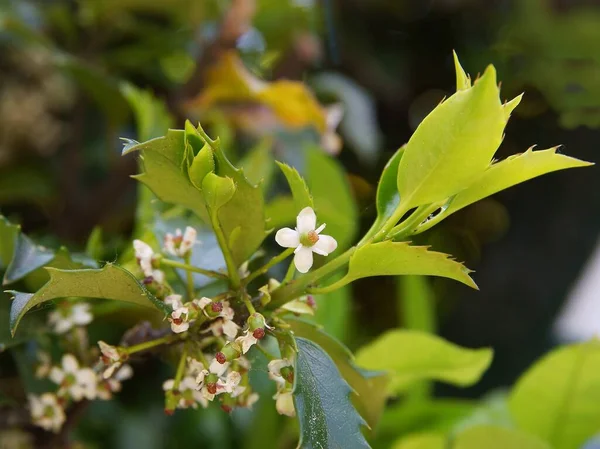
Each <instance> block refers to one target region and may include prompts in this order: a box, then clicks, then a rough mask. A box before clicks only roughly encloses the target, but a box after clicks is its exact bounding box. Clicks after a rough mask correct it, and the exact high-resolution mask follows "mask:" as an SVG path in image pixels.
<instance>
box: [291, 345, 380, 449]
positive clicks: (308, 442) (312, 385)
mask: <svg viewBox="0 0 600 449" xmlns="http://www.w3.org/2000/svg"><path fill="white" fill-rule="evenodd" d="M296 343H297V346H298V356H297V359H296V370H295V385H294V402H295V405H296V413H297V415H298V420H299V422H300V443H299V444H298V447H301V448H303V449H337V448H344V449H360V448H368V447H369V445H368V444H367V441H366V440H365V437H364V436H363V435H362V433H361V426H363V425H364V424H365V422H364V421H363V419H362V418H361V417H360V415H359V414H358V413H357V412H356V409H355V408H354V407H353V406H352V404H351V402H350V398H349V395H350V392H351V391H352V390H351V388H350V387H349V386H348V384H347V383H346V381H345V380H344V379H343V378H342V377H341V376H340V372H339V371H338V369H337V368H336V366H335V364H334V362H333V360H331V357H329V356H328V355H327V354H326V353H325V352H324V351H323V349H321V347H319V346H318V345H317V344H316V343H314V342H312V341H310V340H306V339H304V338H297V339H296Z"/></svg>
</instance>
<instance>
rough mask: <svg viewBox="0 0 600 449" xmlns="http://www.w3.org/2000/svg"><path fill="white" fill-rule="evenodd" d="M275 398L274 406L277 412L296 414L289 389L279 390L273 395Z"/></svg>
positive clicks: (287, 414) (289, 414)
mask: <svg viewBox="0 0 600 449" xmlns="http://www.w3.org/2000/svg"><path fill="white" fill-rule="evenodd" d="M273 399H275V408H276V409H277V413H279V414H280V415H286V416H296V409H295V408H294V396H293V395H292V392H291V391H289V390H283V389H282V390H279V391H278V392H277V393H275V396H273Z"/></svg>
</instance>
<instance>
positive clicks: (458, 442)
mask: <svg viewBox="0 0 600 449" xmlns="http://www.w3.org/2000/svg"><path fill="white" fill-rule="evenodd" d="M451 447H452V449H482V448H485V449H507V448H513V447H514V448H519V449H550V446H549V445H547V444H546V443H544V442H543V441H540V440H539V439H538V438H536V437H534V436H532V435H528V434H526V433H523V432H519V431H517V430H512V429H505V428H502V427H496V426H476V427H471V428H470V429H467V430H466V431H464V432H463V433H461V434H460V435H458V436H457V437H456V439H455V440H454V442H453V444H452V445H451Z"/></svg>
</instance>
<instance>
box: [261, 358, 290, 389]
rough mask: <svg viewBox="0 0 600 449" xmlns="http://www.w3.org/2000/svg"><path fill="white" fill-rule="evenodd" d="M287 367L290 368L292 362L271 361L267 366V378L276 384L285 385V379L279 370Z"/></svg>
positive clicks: (286, 360)
mask: <svg viewBox="0 0 600 449" xmlns="http://www.w3.org/2000/svg"><path fill="white" fill-rule="evenodd" d="M287 366H292V362H290V361H289V360H288V359H274V360H271V361H270V362H269V364H268V365H267V368H268V369H269V378H270V379H271V380H274V381H275V382H277V383H278V384H281V383H283V384H285V379H284V378H283V376H282V375H281V369H282V368H285V367H287Z"/></svg>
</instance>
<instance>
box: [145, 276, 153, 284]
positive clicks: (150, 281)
mask: <svg viewBox="0 0 600 449" xmlns="http://www.w3.org/2000/svg"><path fill="white" fill-rule="evenodd" d="M153 282H154V278H153V277H152V276H146V277H145V278H144V280H143V281H142V284H144V285H150V284H152V283H153Z"/></svg>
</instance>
